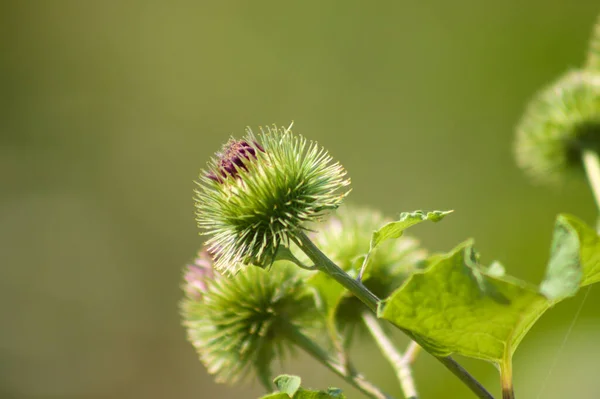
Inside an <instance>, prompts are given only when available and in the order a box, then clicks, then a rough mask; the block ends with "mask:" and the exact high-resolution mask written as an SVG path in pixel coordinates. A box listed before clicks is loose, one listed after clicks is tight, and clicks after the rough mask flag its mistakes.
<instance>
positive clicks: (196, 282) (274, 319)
mask: <svg viewBox="0 0 600 399" xmlns="http://www.w3.org/2000/svg"><path fill="white" fill-rule="evenodd" d="M202 254H206V251H203V252H202ZM206 262H208V263H210V258H204V257H203V258H202V259H199V260H198V261H197V262H195V264H194V265H191V266H188V267H187V268H186V269H187V272H186V275H185V280H186V282H185V284H184V292H185V293H186V296H185V298H184V300H183V301H182V302H181V314H182V318H183V324H184V326H185V327H186V329H187V335H188V339H189V341H190V342H191V343H192V345H193V346H194V347H195V349H196V351H197V352H198V354H199V356H200V360H201V361H202V363H203V364H204V365H205V366H206V368H207V369H208V372H209V373H210V374H214V375H216V380H217V382H225V383H235V382H237V381H238V380H240V379H241V378H243V377H244V376H245V375H247V374H249V373H251V372H253V373H255V374H256V375H257V376H258V377H259V378H260V379H261V381H267V383H269V384H270V381H271V377H272V376H271V364H272V362H273V361H274V360H275V359H282V358H283V357H284V355H285V353H287V352H288V351H289V350H291V349H292V348H291V346H292V345H291V341H289V340H288V338H287V335H286V332H288V331H289V329H299V330H302V331H312V330H313V329H314V328H315V321H314V314H313V313H314V312H313V308H314V297H313V294H312V292H311V291H309V289H308V288H307V286H306V284H304V281H303V278H302V277H301V274H298V273H297V271H298V270H299V269H298V268H297V267H294V266H292V265H291V264H289V263H287V262H282V264H281V265H279V264H278V265H277V268H274V269H273V270H270V271H267V270H263V269H261V268H258V267H247V268H244V269H242V270H240V272H239V273H237V274H236V275H235V276H231V277H230V278H226V277H224V276H219V275H218V273H217V272H214V271H213V272H208V271H209V270H212V267H210V268H209V267H206V266H210V265H209V264H208V265H207V263H206ZM198 263H200V265H199V264H198ZM190 270H192V271H191V274H190Z"/></svg>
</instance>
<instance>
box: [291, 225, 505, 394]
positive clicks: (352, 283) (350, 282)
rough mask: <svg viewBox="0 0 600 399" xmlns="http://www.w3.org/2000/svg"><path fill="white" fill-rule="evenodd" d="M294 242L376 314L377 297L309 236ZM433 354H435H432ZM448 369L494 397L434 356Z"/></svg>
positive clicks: (462, 371) (454, 365) (460, 370)
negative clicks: (332, 259)
mask: <svg viewBox="0 0 600 399" xmlns="http://www.w3.org/2000/svg"><path fill="white" fill-rule="evenodd" d="M295 242H296V244H298V246H299V247H300V249H302V251H304V253H305V254H306V255H307V256H308V257H309V258H310V260H311V261H312V262H313V263H314V265H315V266H316V267H317V269H318V270H320V271H322V272H324V273H326V274H328V275H329V276H330V277H332V278H333V279H334V280H336V281H337V282H338V283H340V284H341V285H342V286H343V287H345V288H346V289H347V290H348V291H350V292H351V293H352V294H354V295H355V296H356V297H357V298H358V299H359V300H360V301H361V302H362V303H364V304H365V305H366V306H367V307H368V308H369V309H370V310H371V311H372V312H373V313H375V314H377V304H378V303H379V298H377V296H375V294H373V293H372V292H371V291H369V289H368V288H367V287H365V286H364V285H362V283H361V282H360V281H357V280H355V279H353V278H352V277H350V276H349V275H348V274H347V273H346V272H344V271H343V270H342V269H341V268H340V267H339V266H338V265H336V264H335V263H333V262H332V261H331V260H330V259H329V258H328V257H327V256H326V255H325V254H324V253H323V252H321V250H320V249H319V248H317V246H316V245H315V244H314V243H313V242H312V241H311V239H310V238H308V236H307V235H306V234H304V233H300V234H299V235H298V236H297V237H296V240H295ZM396 327H397V328H399V329H400V330H401V331H402V332H404V333H405V334H407V335H408V336H409V337H410V336H411V334H410V332H409V331H407V330H405V329H403V328H400V327H398V326H396ZM433 356H435V355H433ZM435 358H436V359H438V360H439V361H440V362H441V363H442V364H443V365H444V366H446V368H447V369H448V370H450V371H451V372H452V373H453V374H454V375H456V376H457V377H458V378H459V379H460V380H461V381H462V382H464V383H465V385H467V386H468V387H469V388H470V389H471V391H473V393H474V394H475V395H477V397H478V398H480V399H494V397H493V396H492V395H491V394H490V393H489V392H488V391H487V390H486V389H485V388H484V387H483V386H482V385H481V384H480V383H479V381H477V380H476V379H475V378H474V377H473V376H472V375H471V374H469V372H468V371H467V370H465V369H464V368H462V367H461V366H460V365H459V364H458V363H456V361H455V360H454V359H453V358H452V357H450V356H447V357H439V356H435Z"/></svg>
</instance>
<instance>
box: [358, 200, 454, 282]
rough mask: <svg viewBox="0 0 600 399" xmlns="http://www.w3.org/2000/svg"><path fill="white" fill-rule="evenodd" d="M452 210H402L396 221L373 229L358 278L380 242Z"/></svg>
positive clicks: (447, 213)
mask: <svg viewBox="0 0 600 399" xmlns="http://www.w3.org/2000/svg"><path fill="white" fill-rule="evenodd" d="M452 212H454V211H433V212H423V211H414V212H402V213H401V214H400V218H399V219H398V220H397V221H395V222H389V223H386V224H385V225H383V227H381V228H380V229H379V230H376V231H374V232H373V235H372V236H371V244H370V248H369V252H368V253H367V256H365V259H364V261H363V264H362V267H361V270H360V273H359V276H360V278H361V279H362V277H363V276H364V273H365V271H366V270H367V267H368V266H369V261H370V259H371V256H372V255H373V252H374V251H375V250H376V249H377V247H378V246H379V245H380V244H381V243H382V242H384V241H386V240H389V239H392V238H400V237H401V236H402V234H403V233H404V230H406V229H408V228H409V227H411V226H414V225H416V224H419V223H421V222H425V221H427V220H430V221H432V222H439V221H440V220H442V219H443V218H444V217H445V216H446V215H449V214H451V213H452Z"/></svg>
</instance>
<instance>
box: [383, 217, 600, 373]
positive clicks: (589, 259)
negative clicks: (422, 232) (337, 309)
mask: <svg viewBox="0 0 600 399" xmlns="http://www.w3.org/2000/svg"><path fill="white" fill-rule="evenodd" d="M599 260H600V258H599V247H598V237H597V235H596V233H595V232H593V230H591V229H590V228H589V227H587V226H585V225H584V224H583V223H582V222H581V221H579V220H577V219H576V218H574V217H572V216H566V215H561V216H559V217H558V218H557V221H556V227H555V232H554V239H553V244H552V249H551V255H550V260H549V263H548V272H547V275H546V278H545V280H544V282H543V283H542V284H541V287H540V288H538V287H535V286H532V285H530V284H527V283H525V282H523V281H520V280H518V279H516V278H514V277H510V276H508V275H506V274H505V273H504V271H503V269H502V268H501V267H500V266H499V264H497V263H496V264H495V266H494V267H493V268H491V269H489V268H485V267H483V266H481V265H480V264H479V263H478V261H477V255H476V253H475V252H474V250H473V247H472V243H471V242H466V243H463V244H461V245H459V246H458V247H457V248H456V249H454V250H453V251H451V252H450V253H449V254H447V255H445V256H436V257H434V258H432V260H431V261H430V264H429V266H428V268H427V269H426V270H425V271H423V272H418V273H415V274H414V275H413V276H411V277H410V278H409V279H408V280H407V281H406V283H405V284H404V285H403V286H402V287H400V288H399V289H398V290H397V291H396V292H394V293H393V294H392V295H391V296H390V297H389V298H387V299H386V300H385V301H383V302H382V303H381V305H380V307H379V312H378V313H379V316H380V317H382V318H384V319H386V320H389V321H391V322H392V323H394V324H395V325H397V326H399V327H401V328H403V329H406V330H409V331H410V332H411V333H412V334H414V338H415V339H416V340H417V342H419V343H420V344H421V345H423V346H424V347H425V348H427V349H428V350H429V351H431V352H432V353H435V354H438V355H441V356H446V355H449V354H451V353H458V354H461V355H463V356H468V357H473V358H477V359H483V360H488V361H492V362H495V363H500V362H501V361H502V359H510V358H511V357H512V355H513V353H514V351H515V350H516V349H517V347H518V345H519V343H520V342H521V340H522V339H523V337H524V336H525V334H526V333H527V332H528V331H529V329H530V328H531V327H532V326H533V324H534V323H535V321H536V320H538V319H539V318H540V317H541V316H542V314H543V313H544V312H545V311H546V310H547V309H548V308H550V307H551V306H553V305H554V304H556V303H557V302H558V301H560V300H562V299H564V298H566V297H569V296H572V295H575V294H576V293H577V291H578V289H579V287H581V286H582V285H585V284H591V283H592V282H597V281H598V279H599V275H598V273H599V268H600V262H599Z"/></svg>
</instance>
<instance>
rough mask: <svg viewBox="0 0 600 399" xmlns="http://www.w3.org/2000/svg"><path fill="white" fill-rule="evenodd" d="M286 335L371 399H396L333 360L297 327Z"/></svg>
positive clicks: (292, 328)
mask: <svg viewBox="0 0 600 399" xmlns="http://www.w3.org/2000/svg"><path fill="white" fill-rule="evenodd" d="M286 334H287V336H288V338H289V339H290V340H291V341H292V342H293V343H294V344H296V345H297V346H298V347H300V348H301V349H303V350H304V351H306V353H308V354H309V355H311V356H312V357H313V358H314V359H315V360H317V361H319V362H320V363H321V364H323V365H324V366H325V367H327V368H328V369H329V370H331V371H333V372H334V373H335V374H337V375H338V376H340V377H342V378H343V379H344V380H345V381H346V382H348V383H349V384H351V385H352V386H354V387H355V388H357V389H358V390H359V391H361V392H362V393H364V394H365V395H367V396H368V397H369V398H372V399H394V398H393V397H392V396H389V395H387V394H386V393H384V392H383V391H382V390H381V389H380V388H379V387H377V386H376V385H374V384H372V383H371V382H369V381H368V380H366V379H365V377H363V376H362V375H361V374H358V373H356V372H354V371H353V370H351V369H350V368H348V367H346V366H344V365H343V364H341V363H340V362H338V361H337V360H335V359H333V358H332V357H331V356H329V354H328V353H327V352H326V351H325V350H324V349H323V348H321V347H320V346H319V345H318V344H317V343H315V342H314V341H313V340H311V339H310V338H309V337H307V336H306V335H304V334H302V332H301V331H299V330H298V329H297V328H296V327H294V326H291V325H290V326H288V328H287V329H286Z"/></svg>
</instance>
